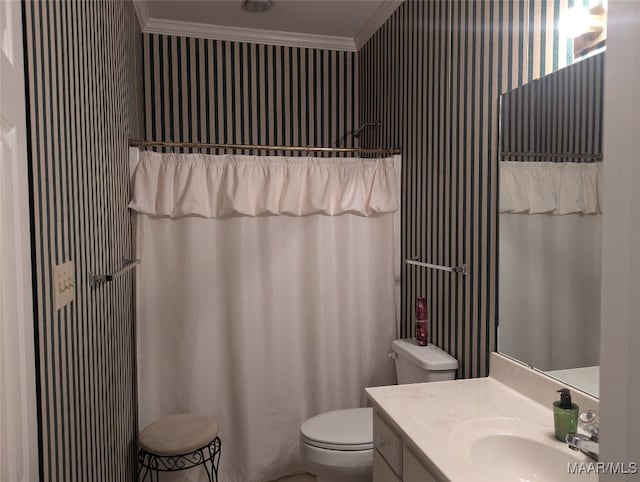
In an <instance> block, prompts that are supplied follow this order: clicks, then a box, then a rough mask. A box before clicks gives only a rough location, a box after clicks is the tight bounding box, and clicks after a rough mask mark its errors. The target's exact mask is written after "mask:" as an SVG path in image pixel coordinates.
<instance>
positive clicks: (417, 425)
mask: <svg viewBox="0 0 640 482" xmlns="http://www.w3.org/2000/svg"><path fill="white" fill-rule="evenodd" d="M366 392H367V394H368V396H369V399H370V400H371V401H372V402H373V405H374V409H378V410H382V411H383V412H384V414H385V415H386V416H387V419H388V420H390V421H391V422H392V424H393V425H395V426H396V429H398V431H399V432H400V433H401V435H402V436H403V438H404V439H406V440H408V441H409V442H410V443H412V444H413V445H414V446H415V448H416V449H417V450H418V451H420V452H421V453H422V454H423V456H424V457H423V459H424V461H425V463H427V465H430V466H435V467H437V469H438V470H439V471H440V472H441V473H442V474H443V475H444V476H445V477H446V478H448V479H450V480H453V481H464V482H467V481H476V480H487V478H486V476H483V475H482V474H479V473H478V472H477V470H475V469H474V467H473V465H472V464H471V462H469V461H467V460H465V457H464V456H463V455H462V453H461V451H463V450H464V449H465V448H464V446H465V442H464V438H465V432H466V431H467V429H468V428H469V427H470V425H468V424H469V423H474V424H476V425H477V424H478V423H479V422H480V423H482V420H479V419H487V420H485V421H486V422H487V423H489V422H491V423H493V421H495V420H497V421H498V422H500V420H499V419H502V421H503V422H504V423H510V422H511V421H512V420H513V419H515V420H513V421H515V422H516V423H519V424H520V425H521V426H524V427H525V428H526V430H528V431H529V433H528V434H527V435H528V436H529V435H531V437H532V438H534V439H536V440H538V441H540V442H542V443H545V444H555V446H557V447H558V448H559V449H560V450H566V452H567V454H570V455H572V456H573V457H579V459H580V460H581V461H585V462H586V461H588V459H587V458H586V456H582V454H578V453H576V452H573V451H571V450H570V449H569V448H568V447H567V446H566V445H565V444H563V443H561V442H558V441H557V440H555V438H554V435H553V411H552V409H551V407H550V406H549V407H546V406H544V405H542V404H540V403H538V402H535V401H533V400H531V399H530V398H527V397H525V396H524V395H522V394H521V393H519V392H517V391H516V390H514V389H512V388H510V387H509V386H507V385H505V384H504V383H502V382H501V381H498V380H497V379H494V378H491V377H488V378H476V379H467V380H455V381H446V382H432V383H419V384H411V385H395V386H385V387H374V388H367V389H366ZM509 419H511V420H509ZM464 424H467V425H464ZM494 463H495V461H494ZM498 463H499V461H498ZM574 478H575V480H583V479H582V477H580V476H574ZM496 480H497V478H496Z"/></svg>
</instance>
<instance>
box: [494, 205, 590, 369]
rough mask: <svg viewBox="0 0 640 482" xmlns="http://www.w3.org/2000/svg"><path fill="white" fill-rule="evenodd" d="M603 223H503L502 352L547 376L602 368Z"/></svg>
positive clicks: (582, 219) (504, 218)
mask: <svg viewBox="0 0 640 482" xmlns="http://www.w3.org/2000/svg"><path fill="white" fill-rule="evenodd" d="M601 219H602V218H601V216H600V215H582V214H570V215H565V216H553V215H549V214H536V215H526V214H508V213H503V214H501V215H500V261H499V263H500V299H501V303H500V319H501V320H510V321H509V322H508V323H507V322H505V323H501V324H500V326H499V328H498V329H499V336H500V351H501V352H503V353H506V354H507V355H510V356H513V357H515V358H518V359H519V360H523V361H526V362H527V363H529V364H531V365H533V366H535V367H536V368H540V369H542V370H558V369H563V368H574V367H582V366H593V365H598V364H599V346H600V224H601ZM512 320H513V321H515V320H517V322H513V321H512Z"/></svg>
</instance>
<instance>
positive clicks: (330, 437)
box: [300, 408, 373, 451]
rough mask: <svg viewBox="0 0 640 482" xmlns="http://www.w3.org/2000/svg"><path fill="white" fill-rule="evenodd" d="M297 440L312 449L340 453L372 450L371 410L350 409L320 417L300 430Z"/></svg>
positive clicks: (312, 419)
mask: <svg viewBox="0 0 640 482" xmlns="http://www.w3.org/2000/svg"><path fill="white" fill-rule="evenodd" d="M300 438H301V439H302V441H303V442H304V443H306V444H308V445H311V446H312V447H318V448H322V449H328V450H339V451H362V450H372V449H373V409H372V408H350V409H346V410H334V411H332V412H326V413H321V414H320V415H316V416H315V417H312V418H310V419H309V420H307V421H306V422H304V423H303V424H302V426H301V427H300Z"/></svg>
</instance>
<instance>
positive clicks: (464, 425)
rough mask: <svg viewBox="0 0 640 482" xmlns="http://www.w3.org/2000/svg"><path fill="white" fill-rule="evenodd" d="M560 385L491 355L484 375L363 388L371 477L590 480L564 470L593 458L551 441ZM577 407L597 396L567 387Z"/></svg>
mask: <svg viewBox="0 0 640 482" xmlns="http://www.w3.org/2000/svg"><path fill="white" fill-rule="evenodd" d="M562 387H563V386H562V385H561V384H560V383H559V382H558V381H556V380H554V379H552V378H549V377H547V376H545V375H542V374H541V373H539V372H536V371H535V370H531V369H529V368H527V367H526V366H524V365H522V364H521V363H519V362H517V361H514V360H511V359H509V358H508V357H506V356H503V355H500V354H498V353H493V354H492V355H491V373H490V376H489V377H486V378H476V379H467V380H455V381H446V382H437V383H419V384H411V385H396V386H387V387H374V388H368V389H367V390H366V391H367V394H368V397H369V399H370V401H371V402H372V405H373V411H374V418H373V420H374V421H373V438H374V447H375V450H374V456H373V481H374V482H395V481H404V482H414V481H415V482H417V481H420V482H424V481H441V480H452V481H465V482H466V481H469V482H471V481H492V482H500V481H507V480H519V479H523V480H545V481H564V480H572V481H574V482H575V481H576V480H597V476H595V475H591V476H589V475H581V476H580V477H577V476H576V475H575V474H571V473H570V471H571V470H572V469H575V468H579V467H580V466H582V464H587V465H588V464H589V463H590V462H592V460H591V459H589V458H588V457H587V456H586V455H584V454H582V453H581V452H575V451H572V450H570V449H569V447H568V446H567V445H566V444H565V443H562V442H560V441H558V440H556V439H555V438H554V434H553V412H552V409H551V407H552V402H553V401H554V400H555V399H556V398H557V393H556V391H557V390H558V389H560V388H562ZM573 394H574V401H575V402H576V403H577V404H578V405H579V406H580V410H587V409H592V410H597V409H598V405H599V403H598V400H597V399H596V398H594V397H591V396H589V395H587V394H585V393H581V392H577V391H576V392H573Z"/></svg>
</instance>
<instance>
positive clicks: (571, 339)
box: [498, 54, 604, 370]
mask: <svg viewBox="0 0 640 482" xmlns="http://www.w3.org/2000/svg"><path fill="white" fill-rule="evenodd" d="M603 77H604V54H599V55H596V56H594V57H591V58H588V59H586V60H584V61H581V62H578V63H576V64H573V65H571V66H569V67H567V68H565V69H562V70H560V71H557V72H554V73H553V74H550V75H548V76H546V77H544V78H542V79H539V80H536V81H533V82H531V83H529V84H527V85H524V86H522V87H520V88H518V89H515V90H513V91H510V92H508V93H506V94H504V95H503V96H502V98H501V128H502V130H501V144H500V147H501V152H502V153H503V155H502V161H504V162H502V163H501V168H503V169H504V168H505V166H507V165H509V166H513V165H514V164H515V163H518V162H520V163H522V166H523V167H524V166H525V164H527V165H528V166H532V169H533V171H532V172H534V173H535V172H538V171H536V169H537V168H538V167H541V168H542V167H544V164H545V163H554V166H556V167H558V164H556V163H594V162H596V163H599V161H600V160H601V155H602V102H603V96H602V93H603ZM568 154H571V155H568ZM517 167H518V165H516V168H517ZM573 167H575V165H573ZM584 167H585V168H586V167H588V166H584ZM509 168H510V169H511V167H509ZM501 181H502V178H501ZM504 184H505V183H504V182H503V183H502V185H501V189H504V188H505V186H504ZM597 189H598V187H597V186H596V187H594V190H596V191H597ZM504 211H505V209H504V208H503V207H502V206H501V214H500V219H499V231H500V236H499V238H500V239H499V284H500V286H499V340H498V347H499V350H500V351H501V352H503V353H506V354H507V355H510V356H513V357H515V358H517V359H519V360H521V361H524V362H525V363H527V364H529V365H533V366H535V367H537V368H540V369H542V370H560V369H566V368H576V367H585V366H595V365H598V364H599V343H600V223H601V216H600V215H599V214H584V213H580V212H578V213H576V214H564V215H557V214H559V213H558V212H550V213H548V214H529V213H527V212H524V213H519V214H514V213H507V212H504ZM531 212H534V211H533V209H532V210H531Z"/></svg>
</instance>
